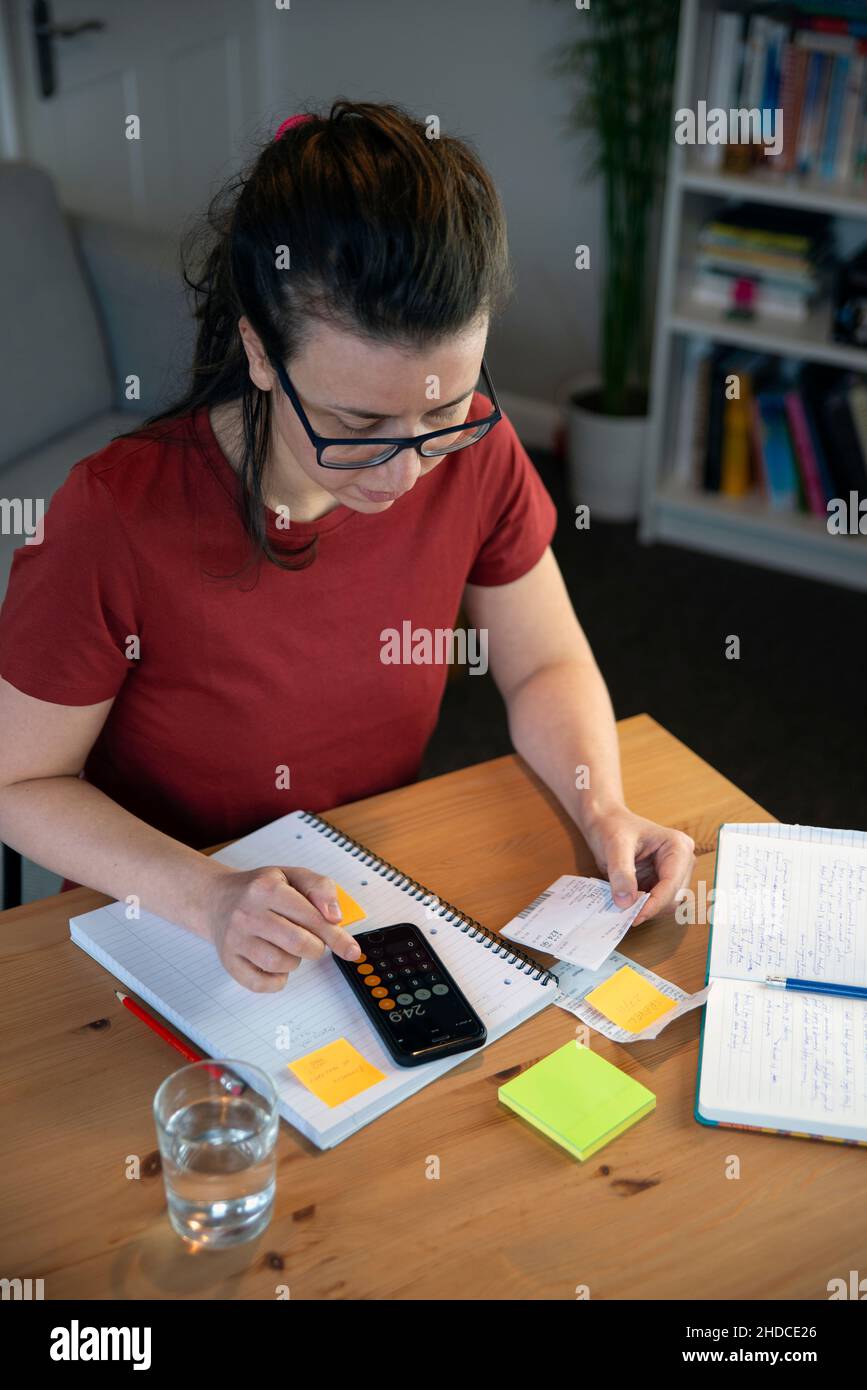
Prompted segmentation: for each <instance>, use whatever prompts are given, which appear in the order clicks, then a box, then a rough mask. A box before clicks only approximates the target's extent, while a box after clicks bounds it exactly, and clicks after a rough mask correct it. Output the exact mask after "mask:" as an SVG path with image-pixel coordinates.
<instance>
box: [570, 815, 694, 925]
mask: <svg viewBox="0 0 867 1390" xmlns="http://www.w3.org/2000/svg"><path fill="white" fill-rule="evenodd" d="M582 833H583V835H584V838H585V840H586V841H587V843H588V845H589V846H590V848H591V849H592V851H593V854H594V856H595V859H596V863H597V864H598V865H599V868H600V869H601V870H602V872H603V873H604V874H605V875H606V876H607V878H608V880H609V882H610V884H611V891H612V893H613V894H614V901H615V903H616V904H617V906H618V907H628V906H629V904H630V903H632V902H634V901H635V899H636V897H637V895H638V893H639V892H642V893H647V892H649V893H650V897H649V898H648V900H647V902H646V903H645V904H644V906H643V907H642V909H641V911H640V912H639V914H638V916H637V917H636V919H635V922H634V923H633V925H635V926H637V925H638V924H639V923H640V922H646V921H647V920H648V918H649V917H655V916H656V915H657V914H658V913H660V912H667V911H668V910H669V908H671V907H673V906H674V904H675V899H676V897H677V894H678V893H679V891H680V890H681V889H682V888H686V887H688V886H689V882H690V879H691V877H692V869H693V864H694V862H695V854H694V851H695V841H694V840H693V839H692V837H691V836H689V835H686V834H684V832H683V831H682V830H672V829H671V828H670V827H669V826H665V825H657V824H656V823H655V821H652V820H645V819H644V817H643V816H636V815H635V814H634V812H632V811H630V810H629V808H628V807H627V806H616V807H614V808H612V809H610V810H607V811H604V812H602V813H600V814H599V815H597V816H596V817H595V818H594V820H593V822H592V824H591V825H590V826H589V827H587V828H586V829H585V828H583V827H582Z"/></svg>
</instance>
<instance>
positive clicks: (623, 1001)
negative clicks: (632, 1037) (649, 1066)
mask: <svg viewBox="0 0 867 1390" xmlns="http://www.w3.org/2000/svg"><path fill="white" fill-rule="evenodd" d="M585 998H586V1000H587V1003H588V1004H592V1005H593V1007H594V1009H598V1010H599V1012H600V1013H601V1014H604V1015H605V1017H606V1018H610V1019H611V1022H612V1023H616V1024H617V1026H618V1028H625V1029H626V1031H627V1032H628V1033H640V1032H641V1031H642V1029H644V1028H648V1027H649V1026H650V1024H651V1023H655V1022H656V1020H657V1019H658V1018H662V1015H663V1014H667V1013H669V1012H670V1011H671V1010H672V1009H673V1008H675V1007H676V1005H675V1001H674V1000H673V999H669V997H668V995H667V994H663V993H662V990H660V989H657V988H656V985H655V984H653V983H652V982H651V981H650V980H648V979H647V978H646V977H645V976H644V975H639V973H638V971H637V970H633V969H632V966H631V965H622V966H621V967H620V969H619V970H616V971H615V972H614V974H613V975H611V976H610V977H609V978H608V979H607V980H605V981H603V983H602V984H601V985H597V986H596V988H595V989H592V990H591V991H590V993H589V994H588V995H585Z"/></svg>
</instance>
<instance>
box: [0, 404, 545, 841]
mask: <svg viewBox="0 0 867 1390" xmlns="http://www.w3.org/2000/svg"><path fill="white" fill-rule="evenodd" d="M477 407H478V408H477ZM487 409H490V407H489V404H488V402H487V401H485V400H484V398H481V397H477V398H476V400H475V401H474V403H473V409H472V410H471V412H470V416H471V417H472V416H473V415H475V414H481V413H482V412H483V411H484V410H487ZM159 429H160V431H161V432H163V433H164V436H165V437H160V438H159V439H157V440H142V439H119V440H115V441H114V442H112V443H111V444H109V445H107V446H106V448H104V449H102V450H100V451H99V452H98V453H96V454H92V455H91V456H90V457H88V458H86V459H83V460H82V461H81V462H80V463H77V464H76V465H75V466H74V467H73V468H72V470H71V472H70V474H69V476H68V478H67V479H66V481H65V482H64V484H63V486H62V487H61V488H60V489H59V490H58V492H57V493H56V494H55V496H54V498H53V499H52V501H51V504H50V507H49V509H48V511H47V513H46V516H45V523H44V539H43V541H42V543H41V544H39V545H21V546H20V547H19V549H18V550H17V552H16V554H15V558H14V561H13V566H12V574H11V578H10V582H9V590H8V593H7V596H6V600H5V603H4V604H3V609H2V613H0V673H2V675H3V676H4V677H5V679H6V680H8V681H9V682H10V683H11V684H12V685H14V686H16V687H17V688H18V689H19V690H22V691H24V692H25V693H26V694H28V695H32V696H35V697H36V699H39V700H48V701H52V702H53V703H55V704H61V705H89V704H95V703H97V702H98V701H101V700H107V699H109V698H111V697H114V704H113V706H112V708H111V711H110V713H109V716H108V719H107V721H106V723H105V726H104V727H103V729H102V731H101V733H100V735H99V737H98V739H97V741H96V743H95V744H94V747H93V749H92V750H91V752H90V755H89V756H88V759H87V763H86V765H85V769H84V775H85V776H86V778H87V780H88V781H89V782H91V783H92V784H93V785H94V786H96V787H99V788H100V789H101V790H102V791H104V792H105V793H106V794H107V795H108V796H110V797H112V798H113V800H115V801H116V802H118V803H119V804H120V805H121V806H124V807H126V808H127V809H128V810H129V811H132V812H133V813H135V814H136V815H138V816H140V817H141V818H142V819H143V820H145V821H148V822H149V823H150V824H151V825H154V826H156V827H157V828H158V829H160V830H163V831H165V832H166V833H167V834H169V835H171V836H173V837H175V838H176V839H179V840H182V841H185V842H186V843H187V844H190V845H193V846H195V847H196V848H205V847H206V846H208V845H211V844H214V843H216V842H217V841H222V840H229V839H234V838H236V837H238V836H240V835H244V834H246V833H247V832H248V831H250V830H253V829H255V828H257V827H258V826H260V825H263V824H265V823H266V822H268V821H271V820H274V819H276V818H277V817H278V816H280V815H283V814H285V813H286V812H288V811H293V810H296V809H297V808H299V807H301V808H304V809H306V810H311V811H319V810H324V809H325V808H327V807H330V806H336V805H339V804H340V803H342V802H346V801H353V800H355V799H357V798H360V797H365V796H369V795H371V794H372V793H374V792H380V791H384V790H386V789H388V788H391V787H396V786H400V785H402V784H404V783H406V782H410V781H412V780H413V779H414V778H415V777H416V776H417V773H418V768H419V764H420V761H421V758H422V754H423V752H424V748H425V745H426V743H427V741H428V738H429V736H430V734H431V732H432V730H433V728H434V725H435V723H436V719H437V714H438V711H439V706H440V701H441V698H442V694H443V689H444V685H445V680H446V674H447V671H446V667H445V665H443V664H440V665H434V664H429V665H425V664H419V665H415V664H410V665H407V664H386V663H384V662H383V661H382V660H381V659H380V653H381V648H382V645H383V643H382V639H381V633H382V632H383V630H384V629H387V628H393V629H397V631H398V632H401V631H402V625H403V623H404V621H405V620H409V622H410V623H411V624H412V627H413V629H417V628H427V629H431V630H434V629H437V628H440V629H448V628H453V627H454V626H455V622H456V618H457V613H458V606H459V604H460V601H461V595H462V592H463V589H464V585H465V584H466V583H467V582H468V581H469V582H471V583H473V584H481V585H496V584H507V583H509V582H510V581H511V580H514V579H518V578H519V577H520V576H521V575H523V574H525V573H526V572H527V571H528V570H529V569H531V568H532V566H533V565H535V564H536V562H537V561H538V560H539V559H540V557H541V556H542V554H543V552H544V550H545V548H546V546H547V545H548V544H549V542H550V540H551V537H552V535H553V532H554V527H555V520H556V517H555V510H554V506H553V503H552V502H551V499H550V497H549V496H548V494H547V492H546V491H545V489H544V487H543V485H542V482H541V480H540V479H539V476H538V474H537V473H536V471H535V469H534V467H533V465H532V463H531V461H530V460H529V458H528V457H527V454H526V453H525V451H524V449H523V447H522V446H521V444H520V442H519V440H518V438H517V436H516V434H515V431H514V429H513V427H512V425H511V423H510V422H509V421H508V420H507V419H503V420H502V421H501V422H500V423H499V424H498V425H496V426H495V428H494V429H493V430H491V431H490V432H489V433H488V434H487V435H486V436H485V437H484V438H483V439H481V440H480V441H479V442H478V444H473V445H471V446H470V447H469V448H467V449H464V450H462V451H461V452H460V453H458V454H456V455H455V456H453V457H448V456H447V457H445V458H444V459H443V460H442V461H441V462H440V464H439V465H438V467H436V468H435V469H433V470H432V471H431V472H430V473H428V474H426V475H425V476H424V477H421V478H420V479H419V480H418V482H417V483H416V485H415V487H414V488H413V489H412V490H411V491H410V492H409V493H408V494H407V495H406V496H405V497H403V498H401V499H400V500H399V501H398V502H396V503H395V504H394V505H393V506H392V507H390V508H389V509H388V510H387V511H384V512H381V513H379V514H377V515H364V514H362V513H359V512H355V511H353V510H352V509H351V508H348V507H344V506H339V507H337V508H336V509H335V510H333V511H331V512H329V513H328V514H327V515H326V516H325V517H323V518H322V519H321V520H319V521H315V522H310V523H296V522H292V523H291V526H290V528H289V530H288V531H287V530H285V529H281V528H280V527H278V525H277V522H278V518H277V515H276V513H275V512H273V511H270V510H269V512H268V515H267V523H268V531H269V535H270V536H271V537H272V538H273V540H274V541H275V543H276V545H277V546H281V545H282V546H284V547H285V545H286V543H287V540H289V541H291V542H292V543H295V542H303V541H304V540H306V539H308V538H309V537H311V536H313V535H314V534H316V535H317V536H318V553H317V555H316V558H315V560H314V562H313V564H312V565H310V566H309V567H308V568H307V569H303V570H294V571H284V570H281V569H278V568H277V567H276V566H275V565H273V564H271V563H270V562H269V561H267V560H264V559H263V560H262V561H261V563H260V564H259V565H258V567H257V568H256V569H253V570H252V571H247V572H246V574H244V575H242V576H240V577H236V578H224V577H222V576H224V575H225V574H226V573H231V571H233V570H237V569H238V568H239V567H240V566H242V565H243V564H244V562H245V560H246V559H247V557H248V555H249V541H248V539H247V534H246V531H245V530H244V527H243V523H242V521H241V518H240V515H239V513H238V510H237V505H236V501H237V498H238V496H239V490H240V483H239V480H238V478H237V475H236V474H235V472H234V470H233V469H232V467H231V465H230V464H229V462H228V461H227V459H226V458H225V457H224V456H223V453H222V452H221V449H220V446H219V444H218V442H217V439H216V437H215V435H214V433H213V430H212V428H211V425H210V421H209V418H208V412H207V409H204V408H203V409H200V410H199V411H197V412H195V414H193V415H189V416H187V417H185V418H184V419H182V420H174V421H170V422H165V423H161V424H160V426H159ZM131 637H132V638H135V637H137V638H138V639H139V642H140V649H139V653H138V655H137V657H136V656H135V650H134V648H131V647H128V643H129V639H130V638H131ZM128 650H129V651H132V653H133V659H131V657H130V656H129V655H128V654H127V652H128ZM281 769H288V773H287V772H285V771H284V772H282V773H281ZM287 781H288V782H289V786H288V787H287V786H286V785H285V783H286V782H287ZM281 784H282V785H281Z"/></svg>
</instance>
